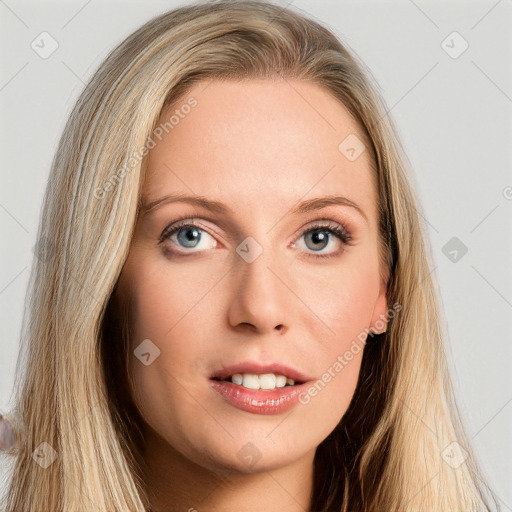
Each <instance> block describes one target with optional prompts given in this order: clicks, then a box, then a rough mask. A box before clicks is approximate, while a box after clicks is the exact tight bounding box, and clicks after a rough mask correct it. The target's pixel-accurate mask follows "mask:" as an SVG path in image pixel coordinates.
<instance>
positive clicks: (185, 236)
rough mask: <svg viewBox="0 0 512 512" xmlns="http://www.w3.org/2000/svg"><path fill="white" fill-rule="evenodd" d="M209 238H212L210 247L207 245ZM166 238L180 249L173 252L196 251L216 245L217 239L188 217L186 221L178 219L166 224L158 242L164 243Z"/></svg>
mask: <svg viewBox="0 0 512 512" xmlns="http://www.w3.org/2000/svg"><path fill="white" fill-rule="evenodd" d="M209 238H210V239H211V240H213V244H210V247H208V239H209ZM167 240H168V241H170V242H172V244H173V245H175V246H178V247H179V248H180V250H178V251H175V252H181V253H196V252H201V251H203V250H206V249H208V248H213V247H216V246H217V241H216V240H215V239H214V238H213V236H212V235H210V234H209V233H208V232H207V231H205V230H204V229H203V228H201V227H200V226H198V225H197V224H194V223H193V222H190V219H189V220H188V221H187V220H182V221H178V222H175V223H174V224H171V225H170V226H167V227H166V228H165V229H164V231H163V233H162V235H161V236H160V240H159V243H164V242H165V241H167ZM184 249H185V250H184ZM192 249H197V250H192ZM172 250H174V249H172Z"/></svg>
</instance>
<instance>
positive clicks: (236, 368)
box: [211, 361, 313, 383]
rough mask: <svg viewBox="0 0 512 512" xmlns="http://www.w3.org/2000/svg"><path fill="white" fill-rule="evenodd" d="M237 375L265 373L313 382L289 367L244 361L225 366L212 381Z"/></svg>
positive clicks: (296, 380)
mask: <svg viewBox="0 0 512 512" xmlns="http://www.w3.org/2000/svg"><path fill="white" fill-rule="evenodd" d="M235 373H257V374H259V375H261V374H264V373H275V374H277V375H284V376H285V377H288V378H290V379H293V380H294V381H295V382H300V383H304V382H308V381H310V380H313V379H312V377H309V376H307V375H305V374H304V373H302V372H300V371H299V370H296V369H295V368H292V367H290V366H287V365H285V364H282V363H260V362H257V361H244V362H242V363H236V364H232V365H229V366H223V367H222V368H221V369H220V370H218V371H216V372H215V373H214V374H213V375H212V376H211V378H212V379H227V378H228V377H231V376H232V375H234V374H235Z"/></svg>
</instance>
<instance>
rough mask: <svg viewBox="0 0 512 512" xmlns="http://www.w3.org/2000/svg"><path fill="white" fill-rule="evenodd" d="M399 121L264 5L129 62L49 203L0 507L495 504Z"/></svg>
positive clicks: (225, 7)
mask: <svg viewBox="0 0 512 512" xmlns="http://www.w3.org/2000/svg"><path fill="white" fill-rule="evenodd" d="M385 111H386V110H385V107H384V105H383V103H382V101H381V100H380V99H379V97H378V95H376V93H375V92H374V90H373V87H372V85H371V83H370V81H369V79H368V77H367V76H366V75H365V74H364V73H363V71H362V66H361V65H360V64H358V63H357V61H356V60H355V58H354V57H353V56H352V55H350V54H349V52H348V51H347V50H346V49H345V48H344V47H343V46H342V45H341V43H340V42H339V41H337V40H336V38H335V37H334V36H333V35H332V34H331V33H330V32H329V31H327V30H326V29H325V28H323V27H322V26H320V25H319V24H317V23H315V22H313V21H311V20H308V19H306V18H304V17H302V16H299V15H298V14H295V13H293V12H291V11H289V10H286V9H282V8H279V7H277V6H273V5H270V4H267V3H264V2H254V1H235V2H232V1H217V2H213V3H212V2H209V3H198V4H195V5H193V6H191V7H184V8H181V9H176V10H173V11H170V12H167V13H165V14H163V15H161V16H159V17H157V18H155V19H153V20H151V21H149V22H148V23H146V24H145V25H144V26H143V27H141V28H140V29H139V30H137V31H136V32H135V33H134V34H132V35H131V36H129V37H128V38H127V39H126V40H125V41H124V42H122V43H121V44H120V45H119V46H118V47H117V48H116V49H114V51H113V52H111V54H110V55H109V56H108V57H107V59H106V60H105V62H104V63H103V64H102V65H101V66H100V69H99V70H98V71H97V73H96V74H95V75H94V77H93V78H92V79H91V81H90V83H89V84H88V85H87V87H86V88H85V90H84V92H83V93H82V95H81V96H80V98H79V100H78V102H77V104H76V106H75V108H74V110H73V112H72V114H71V116H70V119H69V122H68V124H67V126H66V128H65V130H64V134H63V136H62V139H61V141H60V144H59V148H58V151H57V154H56V157H55V161H54V164H53V169H52V174H51V178H50V182H49V184H48V189H47V193H46V197H45V205H44V212H43V215H42V219H41V226H40V232H39V246H40V247H43V248H44V249H43V250H42V253H41V255H42V256H41V257H40V258H39V260H38V263H37V265H36V267H35V270H34V274H33V281H32V287H31V291H32V295H31V304H30V310H31V312H32V313H31V318H30V321H29V322H28V323H27V326H28V328H27V331H26V336H27V349H28V351H27V353H26V363H25V364H26V366H25V370H24V374H23V379H22V382H21V384H20V386H19V390H18V395H17V407H16V411H15V414H16V415H17V417H18V418H20V420H19V422H20V425H23V432H24V438H25V442H24V443H23V444H22V445H21V447H20V449H19V452H18V454H17V458H16V460H15V464H14V468H13V474H12V481H11V485H10V488H9V493H8V496H7V508H6V509H7V511H9V512H14V511H16V512H18V511H25V510H27V511H28V510H45V511H46V510H48V511H50V510H51V511H54V510H65V511H66V512H68V511H85V510H101V511H114V510H115V511H126V510H130V511H138V512H141V511H145V510H152V511H154V512H156V511H164V510H165V511H169V510H196V509H197V510H200V511H203V510H204V511H206V510H235V509H236V510H246V511H251V510H289V511H294V510H309V511H320V510H321V511H347V512H348V511H356V510H357V511H360V510H365V511H377V510H386V511H391V510H392V511H413V510H414V511H418V510H432V511H434V510H435V511H444V510H446V511H465V512H467V511H473V510H474V511H477V510H478V511H480V510H490V505H489V503H488V499H487V497H486V495H485V492H484V490H485V488H486V486H485V484H484V483H483V482H482V477H481V475H480V474H479V471H478V469H477V464H476V461H475V458H474V455H473V452H472V450H471V447H470V446H469V444H468V441H467V438H466V436H465V434H464V430H463V428H462V426H461V425H460V421H459V418H458V414H457V410H456V408H455V405H454V400H453V397H452V391H451V387H450V381H449V378H448V374H447V368H446V362H445V356H444V352H443V333H442V330H441V325H440V319H439V305H438V302H437V297H436V294H435V289H434V286H433V282H432V279H431V276H430V270H429V260H428V251H427V249H426V244H425V241H424V239H425V234H424V233H423V232H422V226H421V223H420V221H419V215H418V213H417V208H418V201H417V199H416V197H415V195H414V192H413V190H412V187H411V185H410V183H409V180H408V177H407V173H406V168H405V164H404V158H403V156H402V155H401V152H400V145H399V143H398V140H397V137H396V134H395V132H394V129H393V126H392V125H391V124H390V122H389V119H388V117H387V116H386V115H385ZM43 256H44V257H43Z"/></svg>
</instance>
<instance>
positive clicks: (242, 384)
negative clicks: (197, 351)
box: [210, 362, 312, 414]
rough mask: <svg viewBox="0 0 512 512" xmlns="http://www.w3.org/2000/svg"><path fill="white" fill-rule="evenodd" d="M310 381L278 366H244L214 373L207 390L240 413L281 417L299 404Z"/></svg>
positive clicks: (248, 363) (245, 363) (303, 375)
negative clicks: (301, 395)
mask: <svg viewBox="0 0 512 512" xmlns="http://www.w3.org/2000/svg"><path fill="white" fill-rule="evenodd" d="M283 379H284V383H283ZM311 380H312V378H311V377H309V376H307V375H305V374H304V373H302V372H300V371H298V370H296V369H294V368H291V367H289V366H286V365H283V364H280V363H272V364H261V363H256V362H244V363H239V364H235V365H231V366H226V367H224V368H222V369H220V370H218V371H216V372H215V373H214V374H213V375H212V377H211V378H210V386H211V388H212V390H213V391H214V392H215V393H216V394H217V395H220V397H221V398H222V399H223V400H224V401H225V402H227V403H228V404H230V405H232V406H233V407H236V408H237V409H240V410H242V411H245V412H250V413H253V414H281V413H284V412H286V411H288V410H290V409H292V408H293V407H295V406H296V405H297V404H298V403H299V397H300V394H301V393H303V392H305V390H306V389H307V387H308V383H309V382H311Z"/></svg>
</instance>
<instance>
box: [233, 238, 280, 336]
mask: <svg viewBox="0 0 512 512" xmlns="http://www.w3.org/2000/svg"><path fill="white" fill-rule="evenodd" d="M265 240H266V241H267V242H268V241H269V237H265ZM237 253H238V259H237V260H236V262H235V267H234V268H235V274H236V278H235V280H236V283H235V286H234V296H233V298H232V304H231V311H230V321H231V323H232V324H233V325H238V324H242V323H243V324H252V325H253V326H254V327H255V328H256V329H257V330H259V331H265V332H269V331H271V330H273V329H278V330H282V329H283V327H285V326H287V325H288V322H289V312H288V311H287V308H288V307H289V306H288V305H289V304H290V298H289V297H286V295H287V294H289V293H290V292H289V290H287V288H286V286H284V284H283V282H282V281H281V279H283V280H285V278H284V276H283V277H282V278H281V279H279V278H278V276H277V275H276V274H278V273H279V272H280V270H276V269H279V268H281V267H280V265H279V264H278V263H277V262H276V261H275V259H276V258H277V254H276V252H275V251H273V250H271V249H270V248H269V246H268V245H266V246H263V245H262V244H260V243H259V242H258V241H257V240H255V239H254V238H251V237H247V238H246V239H245V240H244V241H243V242H242V243H241V244H240V245H239V246H238V247H237Z"/></svg>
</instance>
